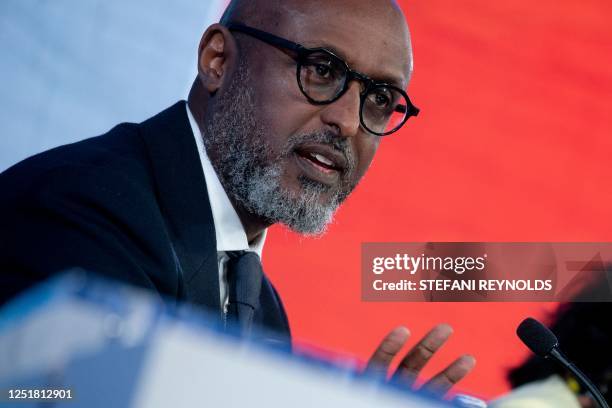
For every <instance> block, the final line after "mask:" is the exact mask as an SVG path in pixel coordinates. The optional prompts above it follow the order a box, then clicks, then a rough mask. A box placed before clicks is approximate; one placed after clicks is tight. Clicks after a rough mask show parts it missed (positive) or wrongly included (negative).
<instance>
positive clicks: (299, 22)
mask: <svg viewBox="0 0 612 408" xmlns="http://www.w3.org/2000/svg"><path fill="white" fill-rule="evenodd" d="M377 2H378V6H376V7H368V8H365V7H364V8H362V9H361V10H355V9H353V10H351V9H350V8H346V7H341V6H342V3H343V2H341V1H326V2H322V3H319V2H316V3H318V6H317V7H303V8H302V9H292V10H287V12H286V13H284V18H283V20H284V21H283V24H281V25H280V27H279V30H280V31H282V33H281V35H283V36H285V37H286V38H288V39H291V40H292V41H295V42H298V43H301V44H302V45H304V46H307V47H327V48H330V49H332V51H334V52H336V53H337V54H338V56H340V57H342V58H343V59H345V60H346V62H347V63H348V64H349V66H350V67H351V68H352V69H354V70H357V71H359V72H362V73H364V74H366V75H368V76H370V77H372V78H375V79H380V80H385V81H389V82H393V83H394V84H395V85H397V86H400V87H406V86H407V85H408V80H409V76H410V70H411V49H410V36H409V33H408V28H407V26H406V23H405V21H404V18H403V15H402V14H401V13H399V12H398V11H397V10H395V9H393V8H391V7H389V6H388V5H385V6H382V5H383V4H384V3H386V2H385V1H381V0H377ZM304 3H308V2H304ZM304 3H302V4H304ZM311 4H312V3H311ZM381 6H382V7H381Z"/></svg>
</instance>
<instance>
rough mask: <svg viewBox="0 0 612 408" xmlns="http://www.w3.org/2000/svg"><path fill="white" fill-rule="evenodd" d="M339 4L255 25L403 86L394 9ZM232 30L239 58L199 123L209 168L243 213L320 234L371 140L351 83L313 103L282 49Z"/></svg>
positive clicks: (404, 41)
mask: <svg viewBox="0 0 612 408" xmlns="http://www.w3.org/2000/svg"><path fill="white" fill-rule="evenodd" d="M315 3H316V2H315ZM329 3H334V4H333V5H332V4H329ZM341 3H342V2H324V3H323V4H324V6H322V5H321V4H318V5H317V7H313V6H308V5H306V6H303V8H302V9H301V10H298V11H296V10H293V11H292V12H291V13H287V15H286V21H284V23H283V24H281V25H280V26H278V27H276V28H275V30H272V29H268V27H261V28H262V29H268V31H271V32H273V33H274V34H276V35H279V36H281V37H284V38H287V39H289V40H292V41H294V42H297V43H300V44H302V45H304V46H306V47H313V48H314V47H325V48H328V49H331V50H333V51H334V53H336V55H338V56H340V57H342V58H344V59H345V61H346V62H347V63H348V64H349V66H350V67H351V68H352V69H354V70H357V71H359V72H362V73H364V74H366V75H368V76H370V77H371V78H374V79H378V80H384V81H385V82H390V83H392V84H394V85H396V86H398V87H400V88H405V87H406V85H407V82H408V73H409V70H410V65H409V64H410V50H409V48H408V44H409V39H408V34H407V30H406V29H405V27H404V23H403V21H401V20H399V19H401V18H402V17H401V15H399V16H398V15H397V14H396V13H395V11H393V10H389V8H388V7H373V8H372V9H369V10H366V11H365V12H364V13H360V12H358V11H354V10H353V11H352V12H348V13H347V12H345V11H343V7H345V5H344V6H343V5H342V4H341ZM235 35H236V37H237V39H238V41H239V42H240V44H241V47H242V56H241V62H240V64H239V66H238V68H237V69H236V71H235V73H234V75H233V77H232V80H231V81H230V84H229V86H228V87H227V88H226V89H225V90H223V94H222V95H221V96H219V98H218V99H219V100H218V101H217V107H216V109H215V112H214V114H213V115H212V117H209V118H208V120H207V121H206V122H207V124H206V133H207V137H206V138H205V143H206V145H207V149H208V150H209V151H212V152H215V153H213V157H214V159H213V165H214V166H215V168H216V170H217V173H219V175H220V178H221V181H222V184H223V185H224V187H225V189H226V191H227V192H228V194H229V195H230V196H231V197H232V198H234V201H235V202H238V204H239V205H241V206H242V207H244V208H245V209H246V210H247V211H248V212H249V213H251V214H254V215H256V216H259V217H261V218H263V219H265V220H266V221H267V222H270V223H275V222H281V223H284V224H286V225H287V226H289V227H290V228H292V229H294V230H296V231H298V232H301V233H308V234H317V233H321V232H323V231H324V229H325V226H326V225H327V224H328V223H329V222H330V221H331V219H332V215H333V213H334V211H335V209H336V208H337V207H338V206H339V205H340V203H342V201H344V199H346V197H347V196H348V195H349V194H350V192H351V191H352V190H353V189H354V187H355V186H356V185H357V183H358V182H359V180H360V179H361V177H362V176H363V175H364V174H365V172H366V170H367V169H368V167H369V165H370V163H371V162H372V159H373V157H374V154H375V153H376V150H377V148H378V145H379V143H380V141H381V138H380V137H379V136H375V135H372V134H370V133H368V132H367V131H366V130H365V129H363V128H362V127H361V126H360V122H359V107H360V96H359V93H360V84H359V83H358V82H351V83H350V84H349V89H348V91H347V92H346V93H345V94H344V95H343V96H342V97H341V98H340V99H338V100H337V101H335V102H333V103H331V104H328V105H313V104H311V103H310V102H308V100H307V99H306V97H305V96H304V95H303V94H302V92H301V91H300V89H299V87H298V83H297V80H296V62H295V60H294V59H293V58H292V57H291V56H290V55H289V54H287V53H286V52H284V51H282V50H281V49H279V48H276V47H273V46H271V45H268V44H265V43H263V42H260V41H258V40H256V39H253V38H250V37H247V36H245V35H243V34H239V33H238V34H235ZM211 159H212V157H211Z"/></svg>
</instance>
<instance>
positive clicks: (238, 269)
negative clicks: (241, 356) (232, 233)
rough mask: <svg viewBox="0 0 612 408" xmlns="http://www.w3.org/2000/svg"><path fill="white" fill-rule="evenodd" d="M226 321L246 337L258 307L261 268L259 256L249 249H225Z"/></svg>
mask: <svg viewBox="0 0 612 408" xmlns="http://www.w3.org/2000/svg"><path fill="white" fill-rule="evenodd" d="M226 253H227V255H228V256H229V258H230V259H229V260H228V261H227V284H228V304H227V323H228V326H229V325H233V326H235V327H237V328H238V329H239V330H240V334H241V335H242V336H243V337H248V336H249V335H250V333H251V327H252V325H253V316H254V315H255V311H256V310H257V309H258V308H259V295H260V293H261V284H262V278H263V270H262V267H261V261H260V260H259V256H258V255H257V254H256V253H255V252H249V251H227V252H226Z"/></svg>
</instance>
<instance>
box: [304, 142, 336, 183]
mask: <svg viewBox="0 0 612 408" xmlns="http://www.w3.org/2000/svg"><path fill="white" fill-rule="evenodd" d="M295 156H296V159H297V163H298V165H299V167H300V168H301V169H302V171H303V172H304V173H305V175H306V176H307V177H308V178H310V179H312V180H315V181H318V182H320V183H323V184H327V185H334V184H336V183H338V181H339V179H340V174H341V173H343V172H344V171H345V170H346V167H347V160H346V158H345V157H344V155H343V154H342V153H340V152H339V151H337V150H336V149H334V148H332V147H331V146H326V145H322V144H308V145H302V146H300V147H298V148H297V149H295Z"/></svg>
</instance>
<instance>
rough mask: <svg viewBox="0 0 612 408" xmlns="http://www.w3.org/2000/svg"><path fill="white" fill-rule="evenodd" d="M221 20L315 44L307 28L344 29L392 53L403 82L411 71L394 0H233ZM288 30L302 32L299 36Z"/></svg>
mask: <svg viewBox="0 0 612 408" xmlns="http://www.w3.org/2000/svg"><path fill="white" fill-rule="evenodd" d="M220 22H221V24H224V25H225V24H228V23H230V22H240V23H242V24H246V25H249V26H252V27H256V28H259V29H261V30H266V31H271V32H273V33H274V34H277V35H281V36H286V37H287V38H289V39H291V40H293V41H296V42H300V41H302V42H303V43H304V45H315V46H316V45H318V44H317V41H316V40H317V39H318V38H316V37H310V38H308V36H307V34H308V33H309V32H319V33H320V34H330V33H329V32H331V31H335V32H342V31H343V32H344V34H343V35H344V37H346V38H349V37H355V36H357V38H359V37H370V38H369V39H370V41H368V43H370V42H374V43H376V44H377V48H379V49H381V50H383V51H386V52H389V53H392V54H394V55H395V56H397V57H398V60H399V61H400V62H401V63H402V64H403V69H404V70H405V73H406V75H405V81H406V83H405V84H404V85H407V81H408V79H409V77H410V75H411V73H412V48H411V43H410V33H409V30H408V26H407V24H406V19H405V18H404V15H403V13H402V11H401V9H400V7H399V6H398V5H397V3H396V2H395V1H394V0H334V1H329V0H232V1H231V2H230V4H229V5H228V7H227V9H226V10H225V12H224V13H223V16H222V17H221V21H220ZM321 30H323V32H321ZM291 34H303V35H302V36H301V37H302V38H299V39H298V38H295V37H297V36H295V35H291ZM334 34H335V33H334ZM321 37H322V36H319V38H321ZM321 39H322V40H329V38H321ZM328 42H329V41H328ZM368 51H370V52H372V51H374V50H373V49H370V50H368ZM347 53H348V50H347ZM374 57H376V56H374Z"/></svg>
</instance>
